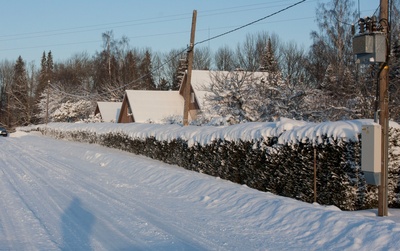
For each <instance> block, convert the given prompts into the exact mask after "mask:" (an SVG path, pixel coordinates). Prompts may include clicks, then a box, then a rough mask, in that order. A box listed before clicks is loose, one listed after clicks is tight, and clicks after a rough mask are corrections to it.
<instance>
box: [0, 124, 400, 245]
mask: <svg viewBox="0 0 400 251" xmlns="http://www.w3.org/2000/svg"><path fill="white" fill-rule="evenodd" d="M0 148H1V151H0V181H1V182H0V191H1V196H0V203H1V206H0V250H400V214H399V211H397V210H390V211H389V212H390V216H389V217H377V216H376V210H371V211H362V212H342V211H340V210H339V209H337V208H336V207H333V206H322V205H317V204H307V203H303V202H299V201H296V200H293V199H289V198H284V197H279V196H275V195H273V194H270V193H263V192H260V191H257V190H253V189H250V188H248V187H246V186H241V185H238V184H234V183H231V182H228V181H224V180H221V179H219V178H215V177H211V176H207V175H204V174H200V173H196V172H191V171H187V170H184V169H182V168H179V167H177V166H171V165H167V164H164V163H161V162H159V161H155V160H152V159H149V158H145V157H142V156H136V155H133V154H129V153H125V152H121V151H118V150H114V149H108V148H104V147H100V146H96V145H88V144H81V143H74V142H67V141H60V140H55V139H51V138H47V137H43V136H40V135H37V134H36V135H35V134H32V133H31V134H25V133H23V132H17V133H14V134H11V135H10V137H7V138H0Z"/></svg>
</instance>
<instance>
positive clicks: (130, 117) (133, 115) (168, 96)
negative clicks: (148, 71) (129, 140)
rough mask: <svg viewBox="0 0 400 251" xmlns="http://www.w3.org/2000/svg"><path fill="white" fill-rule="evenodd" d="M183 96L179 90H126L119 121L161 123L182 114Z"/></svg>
mask: <svg viewBox="0 0 400 251" xmlns="http://www.w3.org/2000/svg"><path fill="white" fill-rule="evenodd" d="M183 105H184V101H183V97H182V96H181V95H180V94H179V91H146V90H126V91H125V95H124V99H123V101H122V105H121V112H120V114H119V117H118V123H132V122H137V123H149V122H152V123H160V122H162V121H163V119H165V118H168V117H172V116H182V114H183Z"/></svg>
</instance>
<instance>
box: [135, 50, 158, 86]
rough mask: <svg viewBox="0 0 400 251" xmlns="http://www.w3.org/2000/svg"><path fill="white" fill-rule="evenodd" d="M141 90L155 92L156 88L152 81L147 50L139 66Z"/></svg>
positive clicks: (149, 56) (149, 55) (149, 57)
mask: <svg viewBox="0 0 400 251" xmlns="http://www.w3.org/2000/svg"><path fill="white" fill-rule="evenodd" d="M139 70H140V79H141V89H142V90H155V89H156V86H155V84H154V79H153V72H152V71H153V70H152V64H151V54H150V51H149V50H146V52H145V54H144V57H143V59H142V61H141V63H140V66H139Z"/></svg>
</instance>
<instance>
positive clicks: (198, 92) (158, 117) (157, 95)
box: [118, 70, 265, 123]
mask: <svg viewBox="0 0 400 251" xmlns="http://www.w3.org/2000/svg"><path fill="white" fill-rule="evenodd" d="M231 74H234V73H232V72H228V71H208V70H193V71H192V78H191V86H190V94H191V95H190V104H189V120H195V119H196V118H197V116H198V115H199V113H200V112H202V111H204V109H203V108H204V104H205V103H206V95H207V93H209V91H208V90H209V88H210V86H211V84H212V78H213V76H216V75H220V77H221V76H222V77H221V78H222V79H229V78H231V77H232V76H233V75H231ZM236 74H247V75H246V76H250V77H249V79H251V78H252V77H257V78H260V77H263V76H265V73H262V72H257V73H246V72H243V73H241V72H237V73H236ZM186 77H187V75H186V74H185V75H184V76H183V78H182V80H181V83H180V89H179V91H145V90H126V91H125V96H124V100H123V101H122V105H121V112H120V114H119V117H118V123H132V122H139V123H148V122H154V123H159V122H162V120H163V119H165V118H167V117H172V116H180V117H182V116H183V109H184V96H183V93H184V89H185V88H186V85H185V84H184V83H186V80H187V79H186ZM246 78H247V77H246Z"/></svg>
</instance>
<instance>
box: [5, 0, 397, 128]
mask: <svg viewBox="0 0 400 251" xmlns="http://www.w3.org/2000/svg"><path fill="white" fill-rule="evenodd" d="M392 9H393V10H392V12H391V15H392V18H391V20H392V22H391V24H390V27H391V31H390V45H391V46H390V48H391V51H390V61H389V67H390V86H389V88H390V90H389V93H390V103H389V106H390V108H389V109H390V116H391V119H393V120H395V121H400V93H399V92H400V83H399V82H400V49H399V48H400V43H399V34H400V32H399V31H400V29H399V23H398V20H400V19H399V17H400V15H399V1H398V0H397V1H394V4H393V8H392ZM316 16H317V20H316V21H317V23H318V27H319V30H318V31H313V32H312V33H311V34H310V37H311V39H312V45H311V46H310V48H307V49H305V48H302V47H300V46H299V45H298V44H296V42H294V41H290V42H286V41H282V40H281V39H280V38H279V37H278V36H277V35H275V34H269V33H268V32H266V31H260V32H259V33H257V34H249V35H247V36H246V37H245V38H243V42H241V43H239V44H238V45H237V46H236V48H231V47H228V46H222V47H220V48H218V49H217V50H216V51H211V50H210V49H209V48H208V47H195V53H194V69H202V70H221V71H222V70H223V71H235V70H237V69H241V70H243V71H249V72H252V71H266V72H268V73H270V76H271V78H269V79H268V81H267V82H266V83H265V85H267V86H268V88H266V89H265V92H264V94H263V95H259V93H254V92H250V91H248V92H247V94H246V95H247V96H243V95H242V96H240V98H238V95H237V93H238V92H242V90H240V89H237V90H232V92H231V94H232V95H230V97H228V98H230V99H231V100H229V102H226V103H229V104H230V105H231V106H232V107H243V109H244V110H246V105H243V102H250V101H249V100H255V99H256V98H257V99H258V101H263V100H266V101H268V102H267V103H268V105H263V106H258V108H257V109H262V111H259V113H253V114H250V111H249V110H251V109H250V108H249V107H251V106H247V112H248V114H247V115H246V116H236V113H238V112H239V113H241V112H242V111H241V110H240V109H239V110H238V109H224V110H226V111H230V112H231V113H232V114H224V116H229V115H231V116H234V117H235V120H234V122H235V123H240V122H242V121H259V120H262V119H265V120H270V119H272V117H274V116H285V117H291V118H298V119H305V120H310V121H323V120H339V119H356V118H372V117H373V113H374V106H375V100H376V90H377V76H378V71H379V66H378V65H376V64H371V65H358V64H356V63H355V57H354V55H353V53H352V37H353V35H352V33H351V27H350V26H349V25H348V24H350V23H353V22H354V20H357V16H358V15H357V13H356V9H355V6H354V4H353V3H352V2H351V1H345V0H332V1H330V2H329V3H321V4H320V5H319V6H318V8H317V10H316ZM102 39H103V45H102V47H101V48H100V50H99V51H98V52H96V53H95V55H88V54H87V53H80V54H76V55H73V56H71V58H70V59H68V60H65V61H63V62H54V61H53V55H52V53H51V51H47V52H43V55H42V57H41V64H40V66H39V67H38V66H36V65H34V64H26V62H25V61H24V60H23V57H22V56H20V57H19V58H18V59H17V60H16V61H15V62H10V61H7V60H4V61H2V62H0V124H1V125H4V126H6V127H8V128H9V129H12V128H15V127H16V126H21V125H28V124H31V123H45V122H47V121H57V118H60V119H59V121H60V120H69V119H70V118H68V117H66V116H59V117H57V116H55V115H54V114H55V113H56V111H58V114H60V113H61V111H60V109H61V108H62V107H69V108H68V109H76V110H79V112H78V113H79V114H80V115H77V116H75V117H74V119H76V118H81V119H82V118H85V117H88V116H89V114H90V113H92V112H93V108H94V107H93V104H94V102H95V101H121V99H122V97H123V93H124V91H125V90H126V89H144V90H177V89H178V88H179V79H180V77H181V76H182V70H184V62H185V56H186V49H185V48H184V47H182V48H177V49H172V50H171V51H170V52H168V53H158V52H153V51H152V50H151V49H150V48H133V47H132V46H131V45H130V44H129V40H128V39H127V38H126V37H122V38H115V37H114V35H113V32H112V31H107V32H105V33H103V34H102ZM223 83H225V84H226V81H224V82H223ZM215 85H220V86H221V83H215ZM222 87H224V88H227V86H223V85H222ZM221 92H224V91H220V93H214V94H215V97H218V95H221V94H222V93H221ZM234 92H236V93H234ZM256 94H257V95H258V96H257V95H256ZM214 100H218V98H216V99H214ZM83 101H86V102H83ZM211 101H212V100H210V102H211ZM78 103H79V104H78ZM253 103H254V102H253ZM77 106H79V108H77ZM214 107H217V106H214ZM219 108H220V107H219ZM65 109H66V108H65ZM214 112H217V111H216V110H214ZM70 113H72V112H71V111H70ZM259 114H263V116H260V115H259ZM266 114H267V115H268V116H266Z"/></svg>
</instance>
